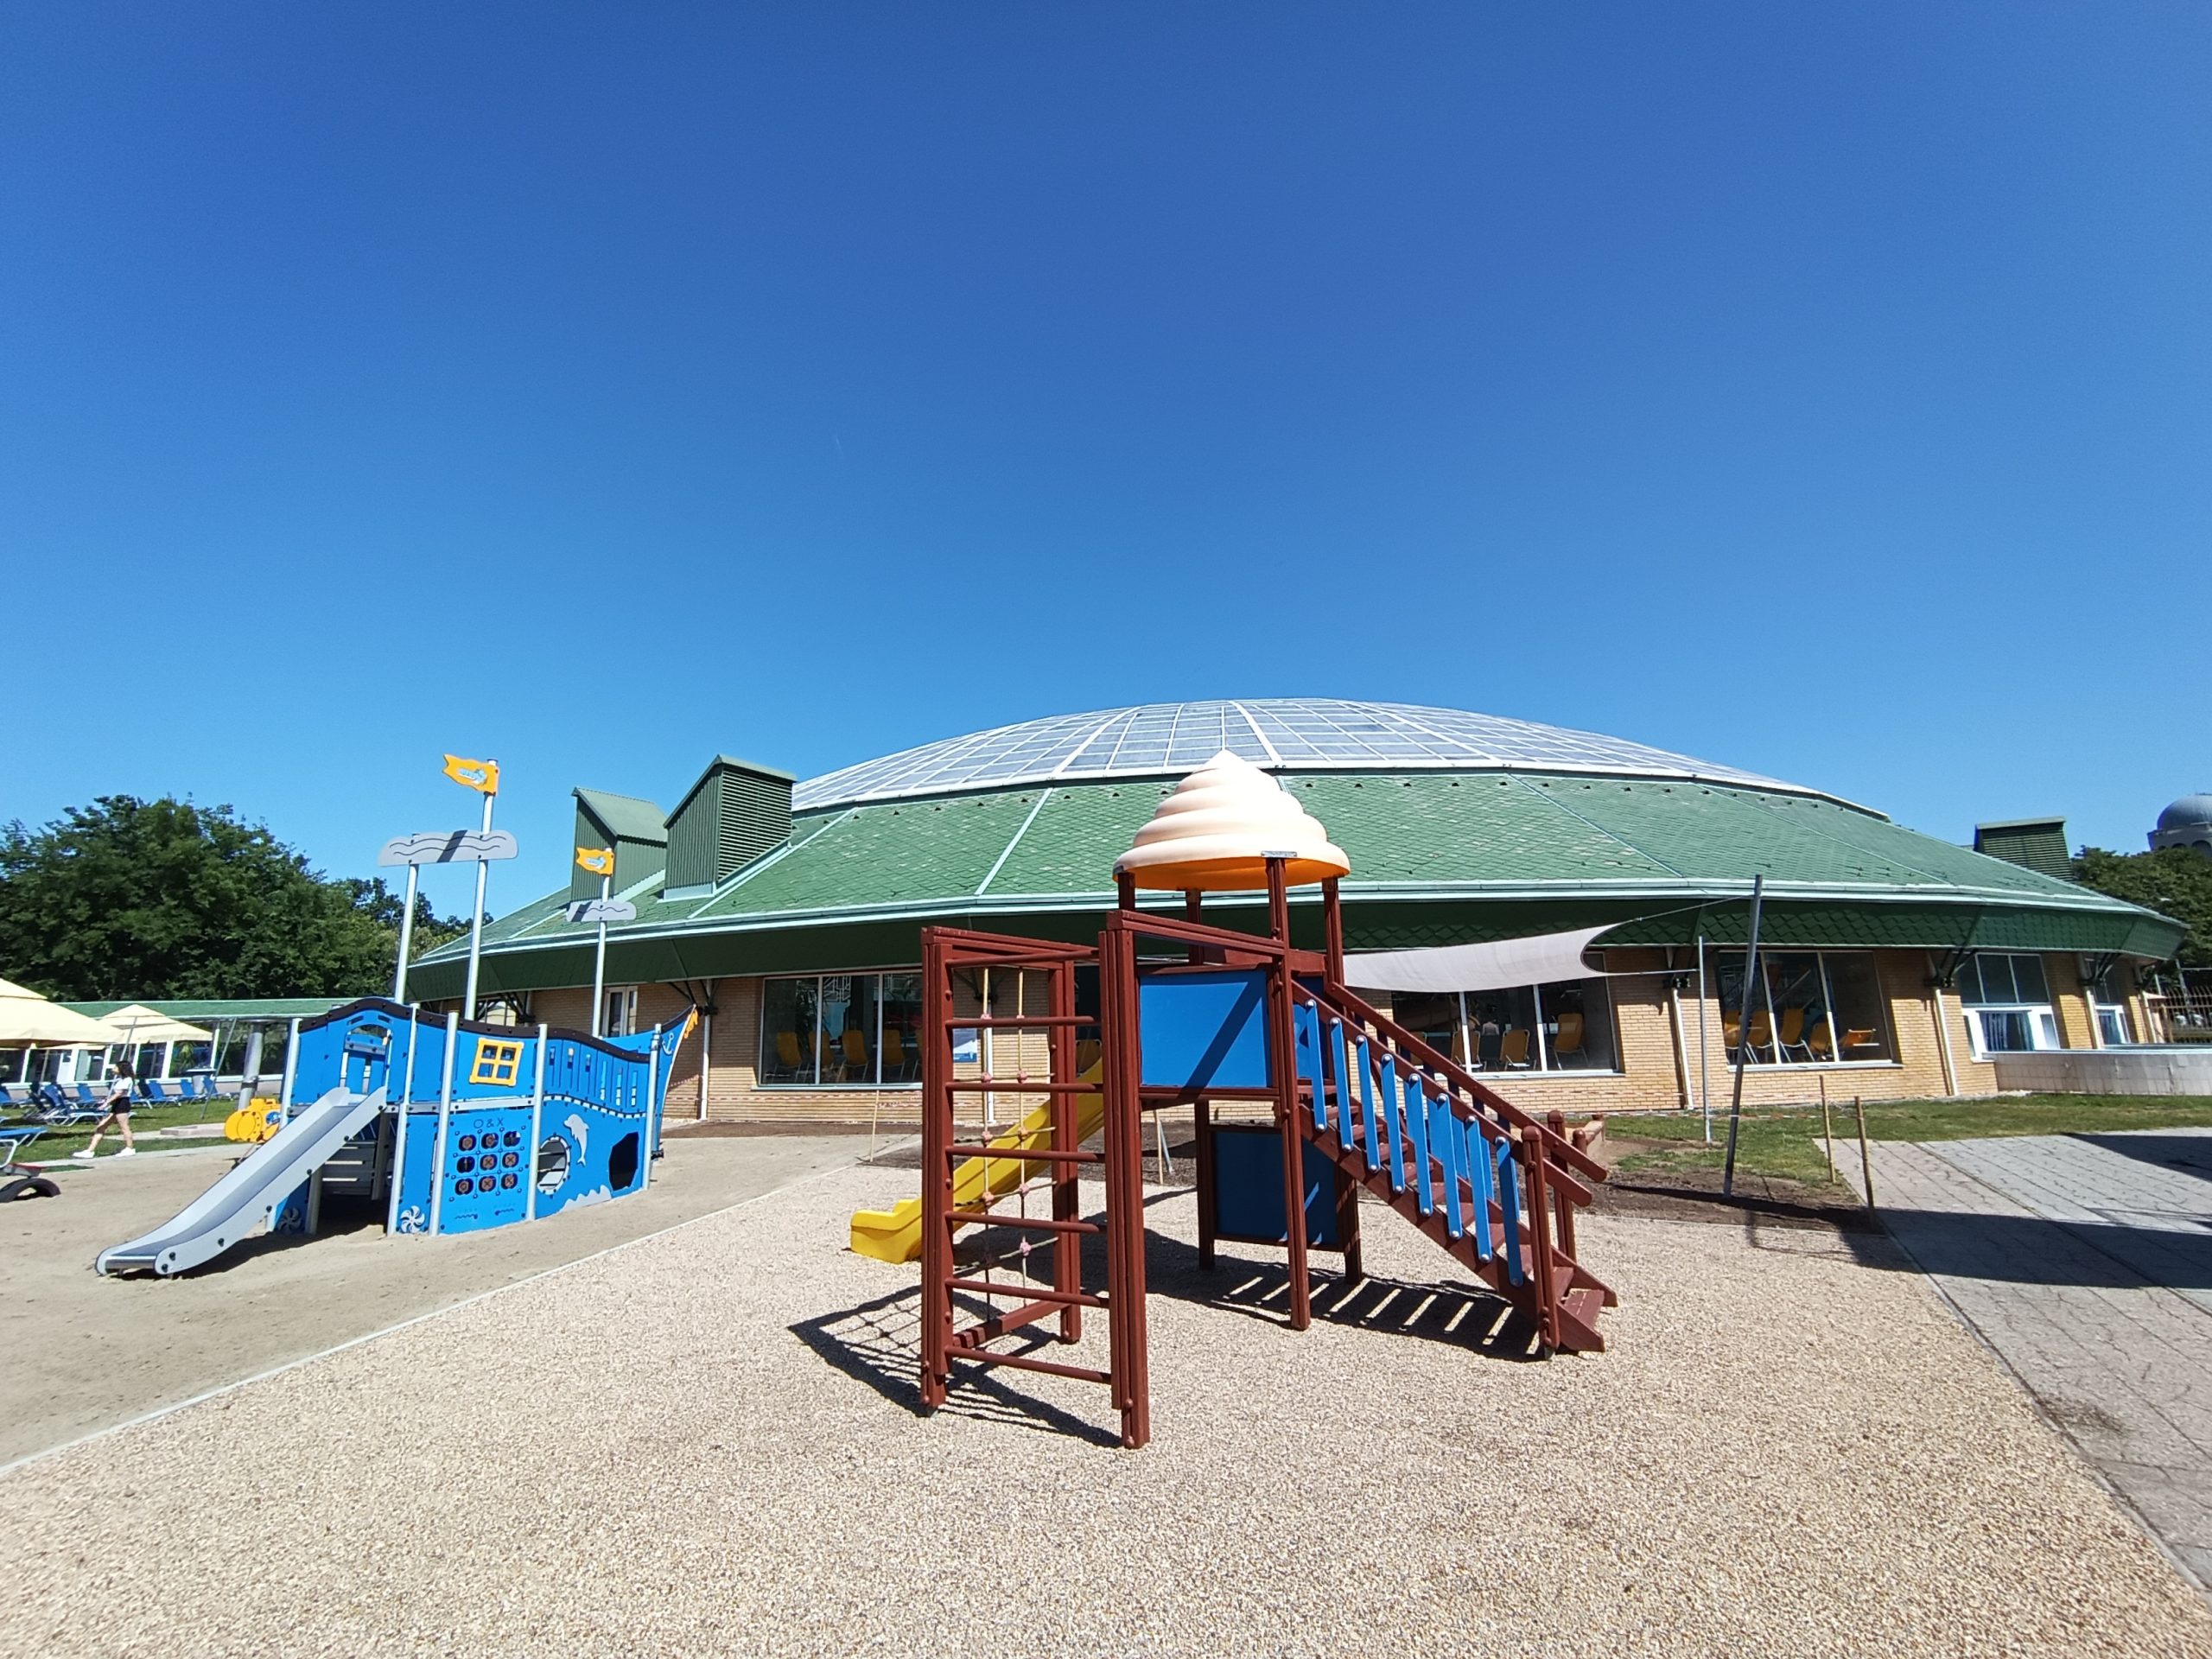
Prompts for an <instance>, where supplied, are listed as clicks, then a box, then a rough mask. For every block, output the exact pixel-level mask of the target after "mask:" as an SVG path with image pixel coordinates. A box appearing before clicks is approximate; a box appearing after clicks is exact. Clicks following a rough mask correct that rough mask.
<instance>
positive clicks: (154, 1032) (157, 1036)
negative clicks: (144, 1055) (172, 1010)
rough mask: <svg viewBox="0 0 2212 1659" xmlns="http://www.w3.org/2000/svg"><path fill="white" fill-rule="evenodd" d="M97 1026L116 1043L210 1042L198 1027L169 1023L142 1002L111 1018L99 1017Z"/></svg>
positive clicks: (206, 1034)
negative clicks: (105, 1030) (106, 1032)
mask: <svg viewBox="0 0 2212 1659" xmlns="http://www.w3.org/2000/svg"><path fill="white" fill-rule="evenodd" d="M100 1023H101V1024H102V1025H104V1026H105V1027H107V1028H108V1029H109V1030H110V1031H111V1032H112V1033H114V1036H113V1037H112V1038H111V1039H110V1040H111V1041H114V1042H118V1043H205V1042H212V1041H213V1034H212V1033H208V1032H205V1031H202V1030H201V1029H200V1027H198V1026H188V1025H187V1024H185V1023H184V1021H183V1020H172V1019H171V1018H170V1017H169V1016H168V1014H163V1013H162V1011H161V1010H160V1009H159V1008H149V1007H147V1006H146V1005H145V1004H144V1003H143V1002H133V1003H132V1004H131V1005H130V1007H127V1008H118V1009H117V1010H116V1011H115V1012H114V1013H112V1014H103V1015H101V1016H100Z"/></svg>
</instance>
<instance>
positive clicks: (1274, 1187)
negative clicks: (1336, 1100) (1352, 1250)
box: [1213, 1128, 1342, 1249]
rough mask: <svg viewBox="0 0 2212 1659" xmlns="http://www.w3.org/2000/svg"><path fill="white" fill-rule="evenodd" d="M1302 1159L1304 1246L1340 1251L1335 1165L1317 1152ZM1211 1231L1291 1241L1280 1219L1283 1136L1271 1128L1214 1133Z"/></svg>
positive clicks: (1303, 1145)
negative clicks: (1213, 1229) (1311, 1245)
mask: <svg viewBox="0 0 2212 1659" xmlns="http://www.w3.org/2000/svg"><path fill="white" fill-rule="evenodd" d="M1298 1145H1299V1150H1300V1152H1301V1153H1303V1154H1305V1156H1304V1164H1305V1171H1306V1243H1309V1244H1313V1245H1316V1246H1318V1247H1319V1248H1322V1249H1340V1248H1342V1247H1341V1245H1340V1244H1339V1243H1338V1238H1337V1179H1336V1178H1337V1166H1336V1165H1335V1164H1333V1163H1332V1162H1331V1161H1330V1160H1329V1155H1328V1154H1326V1153H1325V1152H1323V1151H1322V1150H1321V1149H1320V1148H1319V1147H1315V1146H1312V1145H1309V1144H1308V1143H1307V1142H1306V1141H1300V1142H1299V1143H1298ZM1213 1192H1214V1226H1215V1228H1216V1230H1217V1231H1219V1232H1220V1233H1222V1234H1224V1235H1226V1236H1232V1237H1236V1238H1249V1239H1271V1240H1273V1241H1274V1243H1278V1244H1287V1243H1289V1242H1290V1234H1289V1231H1288V1230H1287V1228H1286V1227H1285V1226H1284V1224H1283V1214H1282V1136H1281V1135H1280V1134H1279V1133H1278V1132H1277V1131H1275V1130H1274V1129H1272V1128H1264V1129H1261V1128H1217V1129H1216V1130H1215V1131H1214V1132H1213Z"/></svg>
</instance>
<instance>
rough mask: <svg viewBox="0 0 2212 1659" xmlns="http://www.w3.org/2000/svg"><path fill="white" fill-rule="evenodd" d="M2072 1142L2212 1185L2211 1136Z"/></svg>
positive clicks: (2113, 1137) (2084, 1138)
mask: <svg viewBox="0 0 2212 1659" xmlns="http://www.w3.org/2000/svg"><path fill="white" fill-rule="evenodd" d="M2072 1138H2073V1139H2075V1140H2076V1141H2082V1143H2083V1144H2085V1145H2088V1146H2092V1147H2097V1148H2098V1149H2099V1150H2101V1151H2103V1152H2116V1153H2118V1154H2120V1156H2121V1157H2123V1158H2133V1159H2134V1160H2136V1161H2137V1162H2138V1163H2144V1164H2156V1165H2158V1166H2159V1167H2160V1168H2162V1169H2177V1170H2179V1171H2181V1173H2183V1174H2184V1175H2194V1176H2196V1178H2197V1179H2200V1180H2205V1181H2212V1135H2075V1136H2073V1137H2072Z"/></svg>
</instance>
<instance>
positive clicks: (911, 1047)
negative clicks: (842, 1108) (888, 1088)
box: [760, 974, 922, 1089]
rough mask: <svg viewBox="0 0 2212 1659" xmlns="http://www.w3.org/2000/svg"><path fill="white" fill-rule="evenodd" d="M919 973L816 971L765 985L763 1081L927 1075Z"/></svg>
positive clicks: (795, 1085)
mask: <svg viewBox="0 0 2212 1659" xmlns="http://www.w3.org/2000/svg"><path fill="white" fill-rule="evenodd" d="M921 1019H922V979H921V976H920V975H919V974H820V975H814V974H810V975H807V976H804V977H803V978H797V979H771V980H765V981H763V982H762V983H761V988H760V1082H761V1084H763V1085H764V1086H768V1087H783V1088H792V1089H863V1088H874V1087H877V1086H879V1085H880V1084H914V1083H919V1082H920V1081H921V1080H922V1049H921Z"/></svg>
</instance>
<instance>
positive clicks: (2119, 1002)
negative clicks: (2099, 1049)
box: [2082, 962, 2135, 1048]
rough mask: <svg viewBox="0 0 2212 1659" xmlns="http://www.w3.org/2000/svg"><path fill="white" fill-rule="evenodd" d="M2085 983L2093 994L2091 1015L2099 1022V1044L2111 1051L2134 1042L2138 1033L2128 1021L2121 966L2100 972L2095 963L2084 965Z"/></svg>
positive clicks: (2090, 1000) (2083, 982)
mask: <svg viewBox="0 0 2212 1659" xmlns="http://www.w3.org/2000/svg"><path fill="white" fill-rule="evenodd" d="M2082 984H2083V985H2084V986H2085V987H2087V988H2088V993H2089V1014H2090V1017H2091V1018H2093V1019H2094V1020H2096V1022H2097V1040H2098V1041H2099V1042H2101V1043H2102V1044H2103V1045H2104V1046H2106V1047H2107V1048H2112V1047H2114V1046H2120V1045H2124V1044H2127V1043H2132V1042H2133V1041H2134V1040H2135V1033H2134V1032H2133V1029H2131V1027H2130V1022H2129V1020H2128V1018H2127V994H2126V991H2125V990H2124V989H2122V988H2121V982H2120V967H2119V964H2118V963H2106V964H2105V965H2104V967H2103V968H2102V969H2098V968H2097V966H2096V964H2095V963H2089V962H2085V963H2082Z"/></svg>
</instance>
